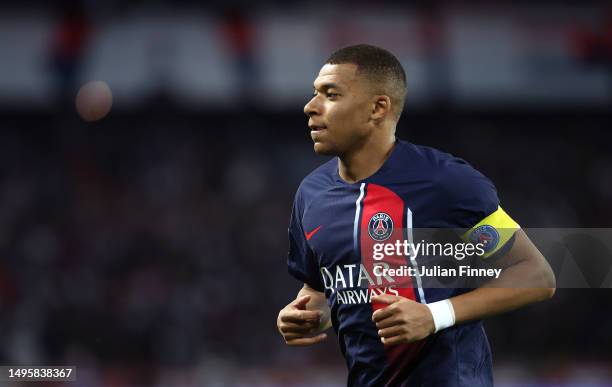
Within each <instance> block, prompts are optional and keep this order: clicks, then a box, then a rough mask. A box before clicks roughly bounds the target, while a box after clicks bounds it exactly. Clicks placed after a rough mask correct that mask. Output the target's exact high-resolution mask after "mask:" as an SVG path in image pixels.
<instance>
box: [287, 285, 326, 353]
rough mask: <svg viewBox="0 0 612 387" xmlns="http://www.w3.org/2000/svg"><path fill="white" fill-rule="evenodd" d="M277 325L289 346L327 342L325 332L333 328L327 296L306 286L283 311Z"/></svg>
mask: <svg viewBox="0 0 612 387" xmlns="http://www.w3.org/2000/svg"><path fill="white" fill-rule="evenodd" d="M276 325H277V327H278V331H279V332H280V333H281V335H283V338H284V339H285V342H286V343H287V345H291V346H305V345H312V344H316V343H319V342H321V341H323V340H325V339H326V338H327V334H326V333H324V331H325V330H327V329H329V328H330V327H331V318H330V309H329V306H328V305H327V301H326V299H325V294H323V293H322V292H319V291H317V290H315V289H313V288H311V287H310V286H308V285H306V284H304V286H303V287H302V289H300V291H299V292H298V294H297V297H296V299H295V300H293V301H292V302H291V303H290V304H288V305H287V306H285V307H284V308H283V309H281V311H280V312H279V314H278V317H277V319H276Z"/></svg>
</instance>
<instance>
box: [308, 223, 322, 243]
mask: <svg viewBox="0 0 612 387" xmlns="http://www.w3.org/2000/svg"><path fill="white" fill-rule="evenodd" d="M320 228H321V226H319V227H317V228H315V229H314V230H312V231H311V232H309V233H304V235H306V240H307V241H309V240H310V238H312V236H313V235H314V234H316V233H317V231H319V229H320Z"/></svg>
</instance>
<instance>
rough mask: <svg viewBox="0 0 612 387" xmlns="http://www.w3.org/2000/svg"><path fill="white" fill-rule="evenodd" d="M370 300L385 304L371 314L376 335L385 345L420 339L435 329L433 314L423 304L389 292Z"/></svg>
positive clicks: (406, 342)
mask: <svg viewBox="0 0 612 387" xmlns="http://www.w3.org/2000/svg"><path fill="white" fill-rule="evenodd" d="M372 302H373V303H383V304H387V306H385V307H384V308H382V309H378V310H377V311H375V312H374V313H373V314H372V321H374V322H375V323H376V328H378V336H380V340H381V341H382V342H383V343H384V344H385V345H398V344H408V343H412V342H414V341H418V340H422V339H424V338H426V337H427V336H429V335H431V334H432V333H434V331H435V329H436V327H435V325H434V320H433V316H432V315H431V312H430V310H429V308H428V307H427V306H425V305H424V304H420V303H418V302H416V301H413V300H410V299H408V298H405V297H399V296H393V295H390V294H381V295H378V296H374V297H372Z"/></svg>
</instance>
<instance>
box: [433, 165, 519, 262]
mask: <svg viewBox="0 0 612 387" xmlns="http://www.w3.org/2000/svg"><path fill="white" fill-rule="evenodd" d="M448 172H449V173H448V174H447V176H446V178H445V181H444V182H443V184H442V190H443V191H444V195H445V196H446V200H445V206H443V207H446V211H445V212H446V216H448V217H449V218H450V219H449V223H451V224H455V225H456V226H453V227H458V228H460V229H461V230H462V235H461V238H462V239H463V240H464V241H465V242H471V243H474V244H476V243H482V245H483V246H484V247H483V250H484V254H482V255H481V258H484V259H487V258H490V257H493V256H496V257H497V256H499V255H503V253H504V252H505V251H507V250H508V249H510V247H512V244H513V242H514V235H515V234H516V231H517V230H518V229H519V228H520V226H519V224H518V223H517V222H515V221H514V220H513V219H512V218H511V217H510V216H509V215H508V214H507V213H506V212H505V211H504V210H503V209H502V207H501V206H500V203H499V198H498V196H497V190H496V189H495V186H494V185H493V183H492V182H491V180H489V179H488V178H487V177H485V176H484V175H482V174H481V173H480V172H478V171H476V170H475V169H473V168H472V167H471V166H470V165H469V164H467V163H466V162H464V161H463V160H460V161H457V162H454V163H453V165H451V166H449V168H448Z"/></svg>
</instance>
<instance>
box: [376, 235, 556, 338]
mask: <svg viewBox="0 0 612 387" xmlns="http://www.w3.org/2000/svg"><path fill="white" fill-rule="evenodd" d="M514 238H515V240H514V244H513V245H512V247H511V248H510V250H509V251H508V252H507V253H506V254H505V255H504V256H503V257H502V259H500V260H499V262H498V263H497V266H498V268H501V269H502V271H501V273H500V275H499V277H498V278H495V279H492V280H490V281H488V282H487V283H485V284H483V285H482V286H481V287H479V288H477V289H474V290H472V291H469V292H467V293H464V294H461V295H458V296H455V297H452V298H450V299H448V300H444V301H439V302H436V303H434V304H435V305H434V304H430V305H429V306H428V305H425V304H420V303H418V302H415V301H412V300H409V299H406V298H403V297H397V296H392V295H388V294H384V295H380V296H375V297H372V301H373V302H380V303H385V304H388V306H387V307H385V308H383V309H379V310H377V311H376V312H374V313H373V315H372V320H373V321H374V322H375V323H376V326H377V327H378V329H379V332H378V333H379V336H380V337H381V340H382V341H383V342H384V343H385V344H388V345H396V344H404V343H409V342H413V341H417V340H421V339H423V338H425V337H427V336H429V335H430V334H433V333H435V332H436V331H437V330H439V329H444V328H445V327H447V326H450V325H453V324H458V323H462V322H466V321H470V320H477V319H481V318H485V317H489V316H493V315H497V314H500V313H504V312H508V311H511V310H515V309H518V308H521V307H523V306H526V305H529V304H531V303H534V302H538V301H543V300H546V299H548V298H551V297H552V296H553V294H554V293H555V276H554V273H553V271H552V269H551V268H550V265H549V264H548V262H546V259H545V258H544V257H543V256H542V254H541V253H540V251H539V250H538V249H537V248H536V247H535V246H534V244H533V243H532V242H531V240H529V237H528V236H527V235H526V234H525V232H523V230H521V229H518V230H517V231H516V233H515V237H514ZM449 304H450V305H449ZM432 306H433V308H432Z"/></svg>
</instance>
